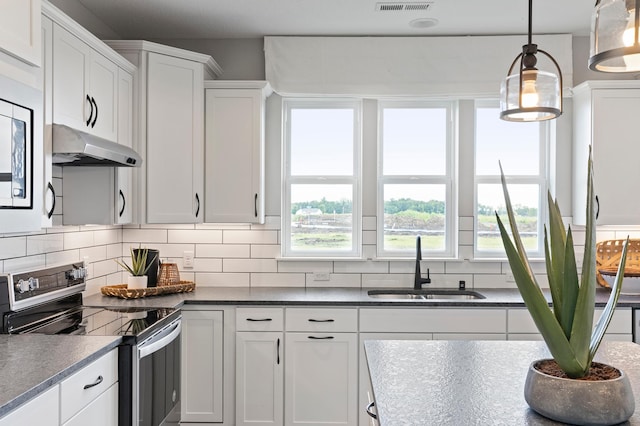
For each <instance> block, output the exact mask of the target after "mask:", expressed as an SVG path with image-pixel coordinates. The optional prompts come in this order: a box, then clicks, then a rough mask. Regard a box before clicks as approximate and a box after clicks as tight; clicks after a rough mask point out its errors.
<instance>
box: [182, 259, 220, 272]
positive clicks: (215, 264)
mask: <svg viewBox="0 0 640 426" xmlns="http://www.w3.org/2000/svg"><path fill="white" fill-rule="evenodd" d="M177 263H178V267H179V269H180V271H183V270H184V271H187V272H189V271H193V272H222V259H208V258H202V257H200V258H198V257H196V258H195V259H194V262H193V268H185V267H184V264H183V263H182V259H180V261H179V262H177Z"/></svg>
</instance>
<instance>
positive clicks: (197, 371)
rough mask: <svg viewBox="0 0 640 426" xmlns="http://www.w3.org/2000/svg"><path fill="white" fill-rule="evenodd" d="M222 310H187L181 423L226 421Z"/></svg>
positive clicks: (183, 354)
mask: <svg viewBox="0 0 640 426" xmlns="http://www.w3.org/2000/svg"><path fill="white" fill-rule="evenodd" d="M223 330H224V312H223V311H222V310H204V309H198V310H183V312H182V367H181V373H182V374H181V376H182V377H181V382H180V383H181V401H180V420H181V421H182V422H206V423H221V422H222V421H223V383H224V381H223V353H224V352H223V346H224V334H223Z"/></svg>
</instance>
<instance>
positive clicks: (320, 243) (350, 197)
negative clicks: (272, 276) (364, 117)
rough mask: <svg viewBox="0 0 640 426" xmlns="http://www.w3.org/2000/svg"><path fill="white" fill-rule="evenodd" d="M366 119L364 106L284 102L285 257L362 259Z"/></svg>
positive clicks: (328, 101)
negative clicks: (363, 127) (362, 162)
mask: <svg viewBox="0 0 640 426" xmlns="http://www.w3.org/2000/svg"><path fill="white" fill-rule="evenodd" d="M360 116H361V102H360V101H355V100H337V99H285V100H284V141H285V149H284V150H283V156H284V158H283V165H284V167H283V173H284V179H283V180H284V190H283V210H282V211H283V214H282V216H283V228H282V232H283V234H282V235H283V236H282V251H283V256H289V257H296V256H300V257H305V256H308V257H329V256H339V257H345V256H346V257H359V256H360V253H361V243H360V235H361V217H362V214H361V211H360V204H361V203H360V197H361V196H360V186H361V185H360V168H361V167H360V158H361V152H360V151H361V140H360V139H361V136H360V134H361V131H360V127H361V123H360Z"/></svg>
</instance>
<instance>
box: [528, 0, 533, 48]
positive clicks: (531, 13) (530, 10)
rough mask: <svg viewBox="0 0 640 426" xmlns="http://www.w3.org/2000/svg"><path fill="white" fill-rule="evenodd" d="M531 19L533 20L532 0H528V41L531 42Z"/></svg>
mask: <svg viewBox="0 0 640 426" xmlns="http://www.w3.org/2000/svg"><path fill="white" fill-rule="evenodd" d="M531 21H533V0H529V43H528V44H531V41H532V36H531V34H532V32H533V25H532V24H531Z"/></svg>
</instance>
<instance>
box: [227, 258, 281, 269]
mask: <svg viewBox="0 0 640 426" xmlns="http://www.w3.org/2000/svg"><path fill="white" fill-rule="evenodd" d="M222 271H223V272H277V271H278V265H277V262H276V260H275V259H223V260H222Z"/></svg>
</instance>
